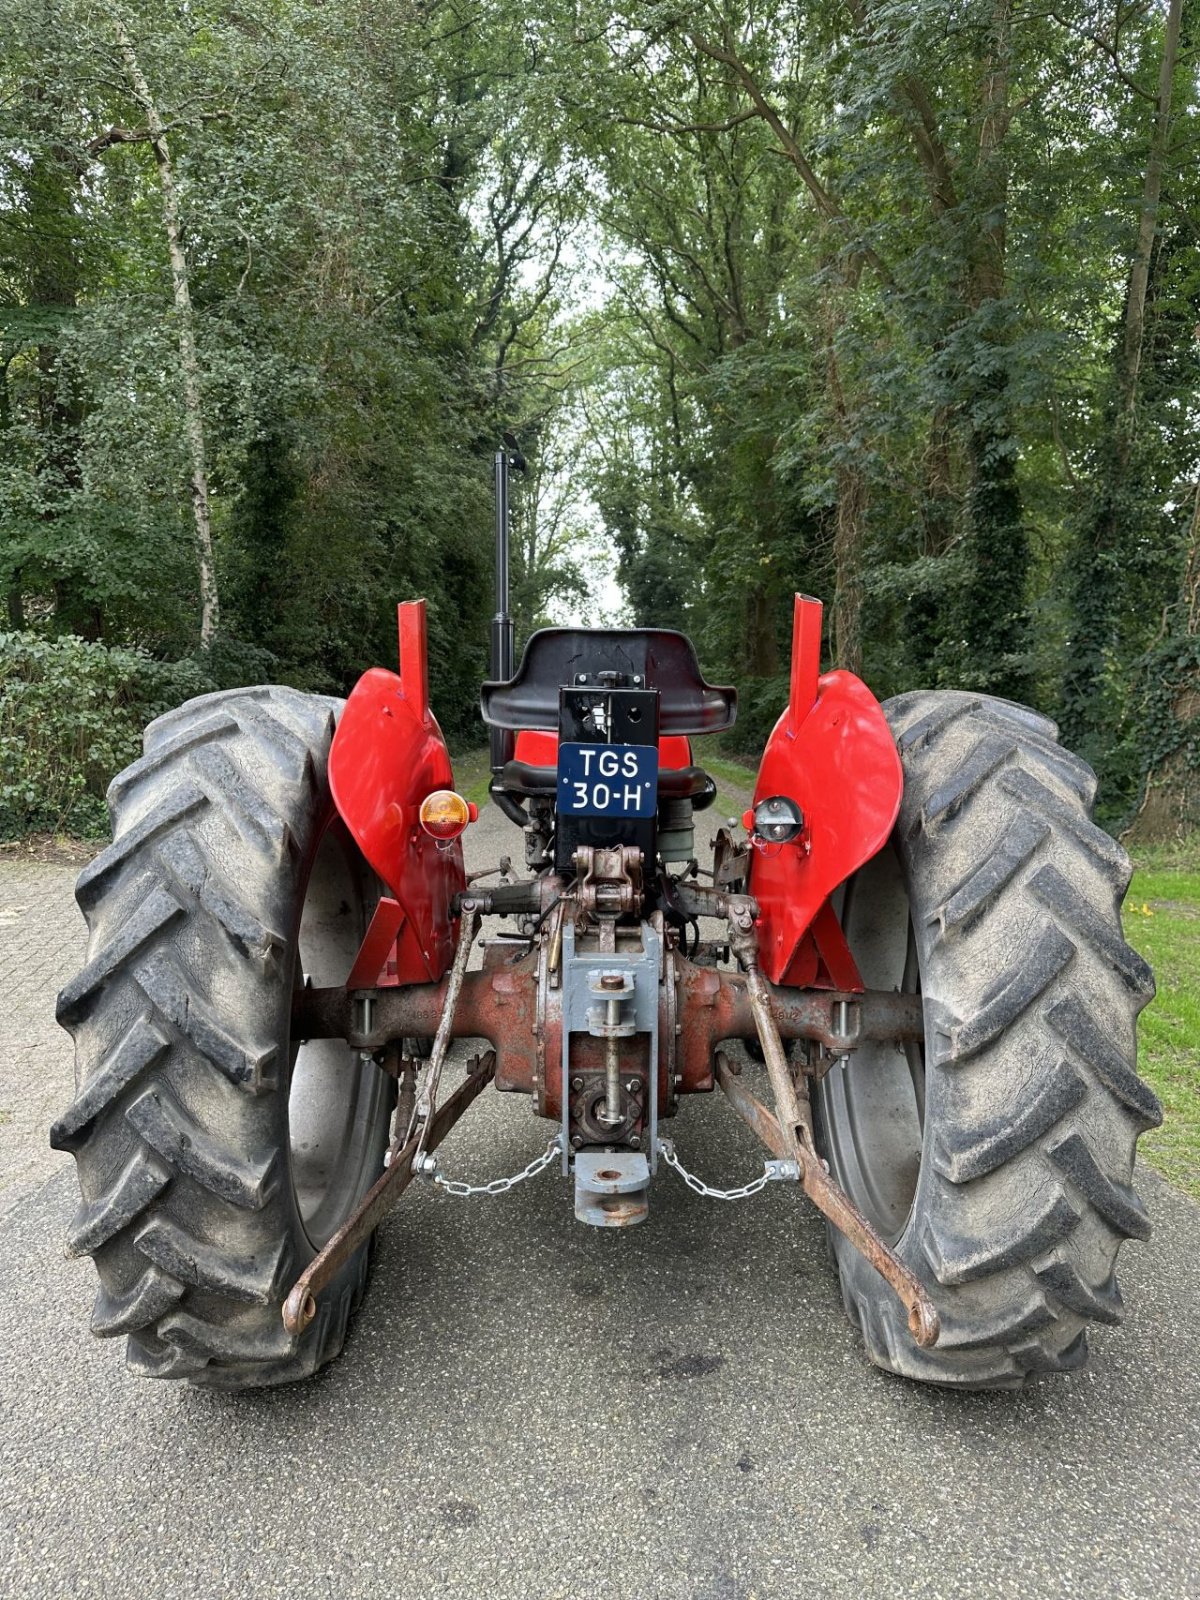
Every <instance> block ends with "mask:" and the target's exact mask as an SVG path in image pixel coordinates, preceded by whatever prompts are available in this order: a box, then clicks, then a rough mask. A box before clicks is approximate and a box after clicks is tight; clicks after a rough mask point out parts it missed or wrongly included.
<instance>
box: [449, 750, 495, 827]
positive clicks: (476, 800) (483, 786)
mask: <svg viewBox="0 0 1200 1600" xmlns="http://www.w3.org/2000/svg"><path fill="white" fill-rule="evenodd" d="M491 781H492V767H491V754H490V752H489V750H488V748H487V746H486V745H485V746H484V747H483V748H482V749H480V750H467V751H465V752H464V754H462V755H460V756H455V757H454V786H455V788H456V789H457V790H458V792H459V794H461V795H462V797H463V799H464V800H470V801H471V802H472V803H473V804H474V805H477V806H478V807H479V809H480V810H481V811H482V810H483V808H484V806H485V805H487V803H488V784H489V783H490V782H491Z"/></svg>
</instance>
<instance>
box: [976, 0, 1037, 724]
mask: <svg viewBox="0 0 1200 1600" xmlns="http://www.w3.org/2000/svg"><path fill="white" fill-rule="evenodd" d="M1011 56H1012V17H1011V0H995V3H994V5H993V8H992V19H991V31H990V35H989V40H988V49H987V53H986V55H985V57H984V59H983V62H982V64H981V79H980V87H979V147H978V155H977V158H976V163H975V175H974V176H975V194H974V209H975V213H976V221H975V223H974V224H973V228H974V231H973V235H972V237H971V239H970V241H969V250H968V254H969V267H968V276H967V284H966V295H965V301H966V303H965V306H964V312H965V314H966V315H967V316H970V317H974V318H976V319H978V318H979V316H980V313H981V312H985V308H987V307H989V306H998V305H1000V304H1001V303H1002V302H1003V301H1004V300H1005V299H1006V298H1007V295H1008V276H1007V263H1006V253H1007V214H1008V158H1007V156H1006V155H1005V152H1004V144H1005V140H1006V139H1007V136H1008V129H1009V123H1010V122H1011V120H1012V107H1011V105H1010V103H1009V96H1010V69H1011ZM989 324H990V326H989ZM1005 338H1006V333H1005V328H1004V325H1003V319H1002V318H1000V317H999V316H997V314H996V313H994V312H993V313H991V314H990V315H987V316H986V320H985V322H984V325H983V328H982V331H981V340H982V343H983V344H984V346H985V348H986V347H988V346H991V347H992V348H993V349H999V347H1000V346H1001V345H1002V343H1003V341H1004V340H1005ZM1006 363H1007V358H1006V357H1005V356H1004V355H1003V354H998V355H997V356H996V357H995V358H993V359H991V360H989V361H988V362H987V363H986V365H985V370H984V373H983V376H982V377H981V378H979V379H977V380H976V381H975V382H974V384H973V387H972V392H971V393H970V394H969V395H968V396H967V397H966V398H967V409H968V411H969V414H970V415H971V417H972V422H971V424H970V432H969V435H968V440H967V444H968V449H969V455H970V462H971V489H970V494H969V497H968V528H969V541H970V542H969V546H968V553H969V556H970V561H971V567H970V577H969V579H968V582H967V586H966V590H965V593H964V596H963V607H962V616H961V619H960V620H961V630H962V638H963V640H964V642H965V647H966V651H967V656H968V662H969V663H970V668H969V670H970V672H971V676H972V677H973V679H974V681H975V683H976V685H977V686H978V687H980V688H986V689H989V690H991V691H992V692H993V693H995V694H1001V695H1005V696H1007V697H1008V698H1010V699H1013V700H1024V699H1026V698H1027V697H1028V695H1029V692H1030V684H1029V668H1028V665H1027V660H1026V658H1027V652H1028V649H1029V642H1030V640H1029V614H1028V606H1027V593H1026V591H1027V584H1028V577H1029V539H1028V535H1027V533H1026V529H1025V517H1024V508H1023V506H1022V502H1021V490H1020V485H1019V484H1018V482H1017V467H1016V440H1015V439H1014V437H1013V430H1012V416H1011V403H1010V400H1009V382H1008V371H1007V364H1006Z"/></svg>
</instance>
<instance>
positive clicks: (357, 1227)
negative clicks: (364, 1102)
mask: <svg viewBox="0 0 1200 1600" xmlns="http://www.w3.org/2000/svg"><path fill="white" fill-rule="evenodd" d="M495 1072H496V1053H495V1051H494V1050H489V1051H488V1052H487V1054H486V1055H484V1056H480V1057H478V1058H477V1060H476V1061H475V1062H473V1063H472V1070H471V1071H470V1072H469V1073H468V1075H467V1077H466V1079H465V1080H464V1081H463V1082H462V1083H461V1084H459V1086H458V1088H457V1089H455V1091H454V1093H453V1094H452V1095H450V1097H449V1098H448V1099H447V1100H445V1101H444V1102H443V1103H442V1104H441V1105H440V1106H438V1108H437V1109H436V1111H434V1113H433V1115H432V1116H431V1117H430V1119H429V1122H428V1123H427V1124H426V1125H425V1127H424V1129H423V1130H422V1132H421V1133H420V1134H418V1135H415V1136H414V1137H413V1138H411V1139H410V1140H409V1141H408V1143H407V1144H406V1145H405V1146H404V1148H403V1149H402V1150H401V1151H400V1152H399V1153H398V1154H397V1155H396V1156H395V1158H394V1159H393V1161H392V1163H391V1165H390V1166H389V1167H388V1168H387V1170H386V1171H385V1172H384V1174H383V1176H382V1177H381V1178H379V1179H378V1180H377V1182H376V1183H375V1184H374V1186H373V1187H372V1188H371V1189H370V1190H369V1191H368V1193H367V1195H366V1198H365V1199H364V1200H363V1202H362V1204H361V1205H360V1206H359V1208H358V1210H357V1211H356V1212H355V1213H354V1215H353V1216H352V1217H350V1218H349V1219H348V1220H347V1221H346V1222H344V1223H343V1224H342V1226H341V1227H340V1228H339V1229H338V1231H337V1232H336V1233H335V1234H334V1235H333V1237H332V1238H331V1239H330V1240H329V1242H328V1244H326V1246H325V1248H324V1249H323V1250H322V1251H321V1252H320V1254H319V1255H316V1256H314V1257H313V1259H312V1260H311V1261H310V1262H309V1264H308V1266H307V1267H305V1269H304V1271H303V1272H302V1273H301V1274H300V1276H299V1277H298V1278H297V1279H296V1281H295V1283H294V1284H293V1285H292V1288H291V1291H290V1292H289V1294H288V1297H287V1299H286V1300H285V1301H284V1303H283V1325H284V1327H285V1328H286V1329H287V1331H288V1332H289V1333H290V1334H301V1333H303V1332H304V1330H305V1328H307V1327H308V1325H309V1323H310V1322H311V1321H312V1319H313V1318H314V1317H315V1316H316V1314H317V1296H318V1295H319V1294H320V1292H321V1290H322V1289H324V1288H325V1286H326V1285H327V1284H328V1283H329V1282H330V1280H331V1279H332V1278H333V1277H334V1276H335V1275H336V1274H337V1272H338V1270H339V1268H341V1267H342V1266H343V1265H344V1263H345V1262H346V1261H348V1260H349V1259H350V1257H351V1256H352V1255H353V1254H354V1252H355V1251H356V1250H357V1249H359V1247H360V1246H361V1245H362V1244H364V1243H365V1242H366V1240H367V1239H368V1238H370V1236H371V1234H372V1233H374V1231H375V1229H376V1228H377V1227H378V1226H379V1224H380V1223H381V1222H382V1221H383V1219H384V1217H386V1216H387V1214H388V1212H389V1211H390V1210H391V1209H392V1207H393V1206H394V1205H395V1204H396V1202H397V1200H399V1198H400V1196H401V1195H402V1194H403V1193H404V1191H405V1189H407V1188H408V1185H409V1184H410V1183H411V1182H412V1179H413V1163H414V1161H415V1160H416V1157H417V1151H418V1147H420V1146H421V1144H422V1140H424V1146H423V1148H424V1149H425V1150H436V1149H437V1147H438V1145H439V1144H441V1142H442V1140H443V1139H444V1138H445V1137H446V1135H447V1134H448V1133H449V1132H450V1129H451V1128H452V1127H453V1126H454V1124H455V1123H456V1122H457V1121H458V1119H459V1117H461V1116H462V1114H463V1112H464V1111H465V1110H466V1109H467V1107H468V1106H469V1105H470V1104H471V1102H472V1101H473V1100H474V1099H475V1098H476V1097H477V1096H478V1095H479V1094H480V1093H481V1091H482V1090H483V1089H485V1088H486V1087H487V1085H488V1084H489V1083H490V1082H491V1081H492V1078H493V1077H494V1076H495Z"/></svg>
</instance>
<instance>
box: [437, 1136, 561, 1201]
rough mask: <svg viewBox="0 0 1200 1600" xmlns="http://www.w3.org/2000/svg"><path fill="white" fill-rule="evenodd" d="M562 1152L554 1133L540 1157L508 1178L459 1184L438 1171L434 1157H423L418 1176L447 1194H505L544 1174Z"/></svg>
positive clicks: (558, 1138) (454, 1179) (536, 1157)
mask: <svg viewBox="0 0 1200 1600" xmlns="http://www.w3.org/2000/svg"><path fill="white" fill-rule="evenodd" d="M561 1151H562V1135H561V1134H558V1133H556V1134H555V1135H554V1138H553V1139H551V1141H550V1143H549V1144H548V1145H547V1146H546V1148H545V1149H544V1150H543V1151H542V1153H541V1155H540V1156H534V1158H533V1160H532V1161H531V1162H530V1163H529V1165H528V1166H526V1167H523V1168H522V1169H521V1171H520V1172H514V1173H513V1175H512V1176H511V1177H510V1178H493V1179H492V1181H491V1182H490V1183H460V1182H459V1181H458V1180H457V1179H456V1178H447V1177H445V1176H444V1175H443V1174H442V1173H440V1172H439V1171H438V1163H437V1157H436V1156H435V1155H427V1156H423V1157H422V1159H421V1164H420V1167H419V1168H418V1169H417V1172H418V1176H419V1177H422V1178H432V1179H433V1181H434V1183H436V1184H437V1186H438V1188H439V1189H444V1190H445V1192H446V1193H447V1194H453V1195H458V1196H461V1197H462V1198H464V1199H465V1198H467V1197H468V1196H470V1195H475V1194H507V1193H508V1191H509V1190H510V1189H515V1188H516V1186H517V1184H519V1183H524V1182H525V1179H526V1178H536V1177H537V1175H538V1173H539V1172H544V1171H545V1170H546V1168H547V1167H548V1166H549V1165H550V1163H551V1162H552V1161H554V1160H555V1158H556V1157H557V1156H558V1155H559V1154H560V1153H561Z"/></svg>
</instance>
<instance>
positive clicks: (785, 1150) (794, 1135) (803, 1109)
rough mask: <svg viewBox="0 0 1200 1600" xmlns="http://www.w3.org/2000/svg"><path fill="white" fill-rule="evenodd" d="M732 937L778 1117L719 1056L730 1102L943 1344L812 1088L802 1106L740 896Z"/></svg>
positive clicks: (913, 1322)
mask: <svg viewBox="0 0 1200 1600" xmlns="http://www.w3.org/2000/svg"><path fill="white" fill-rule="evenodd" d="M729 936H730V946H731V948H732V949H733V951H734V953H735V954H736V956H737V958H738V960H739V961H740V963H741V965H742V969H743V971H744V972H745V974H746V990H747V995H748V998H749V1001H750V1007H751V1010H752V1011H753V1014H754V1021H755V1024H756V1026H757V1028H758V1037H759V1043H760V1044H761V1045H762V1051H763V1056H764V1058H765V1060H766V1064H767V1076H768V1078H769V1079H770V1083H771V1092H772V1096H773V1098H774V1101H775V1115H774V1116H772V1114H771V1112H770V1111H768V1109H767V1107H766V1106H764V1105H761V1104H760V1103H759V1102H758V1101H757V1100H755V1098H754V1096H753V1095H751V1094H750V1091H749V1090H748V1089H746V1088H745V1087H744V1086H743V1085H741V1084H738V1083H737V1081H736V1077H735V1076H734V1074H732V1073H731V1072H730V1071H729V1063H728V1061H726V1060H724V1058H723V1057H722V1056H721V1055H720V1054H718V1056H717V1071H716V1077H717V1082H718V1083H719V1084H720V1086H721V1088H722V1089H724V1091H725V1093H726V1094H727V1095H728V1096H729V1101H730V1104H731V1105H732V1106H733V1107H734V1109H735V1110H736V1111H738V1112H739V1113H740V1115H742V1116H743V1117H744V1118H745V1120H746V1121H747V1122H748V1123H749V1124H750V1126H751V1127H752V1128H753V1129H754V1131H755V1133H757V1134H758V1136H759V1138H760V1139H761V1140H762V1142H763V1143H764V1144H765V1145H766V1146H767V1148H768V1149H769V1150H772V1151H774V1153H775V1154H776V1155H779V1156H781V1157H783V1158H784V1159H787V1160H792V1161H795V1162H797V1163H798V1164H799V1168H800V1183H801V1186H802V1187H803V1189H804V1192H805V1194H806V1195H807V1196H808V1198H809V1199H810V1200H811V1201H812V1203H813V1204H814V1205H815V1206H816V1208H817V1210H818V1211H820V1212H821V1213H822V1215H823V1216H825V1217H828V1219H829V1221H830V1222H832V1223H833V1225H834V1227H835V1228H837V1229H838V1230H839V1231H840V1232H841V1233H842V1234H844V1235H845V1237H846V1238H847V1239H849V1241H850V1243H851V1244H852V1245H853V1246H854V1248H855V1249H856V1250H857V1251H859V1253H860V1254H861V1255H863V1256H864V1257H865V1258H866V1259H867V1261H869V1262H870V1263H871V1265H872V1266H873V1267H874V1268H875V1270H876V1272H878V1273H879V1275H880V1276H881V1277H882V1278H883V1279H884V1281H885V1282H886V1283H887V1284H888V1285H889V1286H890V1287H891V1289H892V1290H893V1291H894V1293H895V1294H896V1296H897V1298H898V1299H899V1300H900V1302H901V1304H902V1305H903V1306H904V1308H905V1310H906V1311H907V1312H908V1327H909V1331H910V1332H911V1334H912V1336H913V1338H914V1339H915V1340H916V1341H917V1343H918V1344H919V1345H920V1346H921V1347H922V1348H923V1349H927V1348H928V1347H929V1346H930V1345H932V1344H935V1343H936V1342H937V1337H938V1334H939V1333H940V1331H941V1325H940V1322H939V1320H938V1314H937V1308H936V1307H935V1305H934V1303H933V1301H932V1300H931V1299H930V1297H929V1291H928V1290H927V1289H926V1288H925V1285H924V1284H923V1283H922V1282H921V1281H920V1279H919V1278H918V1277H916V1275H915V1274H914V1273H913V1272H911V1271H910V1270H909V1268H908V1267H906V1266H905V1265H904V1263H903V1261H901V1260H900V1258H899V1257H898V1256H897V1255H895V1254H894V1253H893V1251H892V1250H890V1249H889V1248H888V1246H887V1245H886V1244H885V1243H884V1241H883V1239H882V1238H881V1237H880V1235H879V1233H878V1232H877V1231H876V1230H875V1228H873V1227H872V1226H871V1224H870V1223H869V1222H868V1221H867V1219H866V1217H864V1216H863V1214H862V1212H861V1211H860V1210H859V1209H858V1207H857V1206H856V1205H855V1204H854V1202H853V1200H851V1198H850V1196H849V1195H848V1194H847V1193H846V1192H845V1190H844V1189H843V1188H842V1187H841V1186H840V1184H838V1183H837V1182H836V1181H835V1180H834V1178H833V1177H832V1176H831V1175H830V1173H829V1171H828V1169H827V1168H826V1166H825V1163H824V1162H823V1161H822V1160H821V1157H820V1155H819V1154H818V1153H817V1145H816V1140H815V1138H814V1136H813V1123H812V1109H811V1106H810V1104H809V1100H808V1089H807V1085H805V1088H804V1096H803V1101H802V1100H801V1097H800V1094H799V1092H798V1090H797V1086H796V1081H795V1079H794V1078H793V1077H792V1074H791V1071H790V1069H789V1067H788V1062H787V1056H786V1055H785V1053H784V1048H783V1040H782V1039H781V1038H780V1036H779V1028H778V1026H777V1025H776V1022H775V1017H774V1013H773V1012H772V1009H771V995H770V991H769V988H768V985H767V983H766V981H765V979H764V978H763V975H762V973H761V972H760V970H759V966H758V940H757V938H756V936H755V932H754V913H753V902H752V901H749V900H744V899H742V898H740V897H739V896H734V895H731V896H730V897H729Z"/></svg>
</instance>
